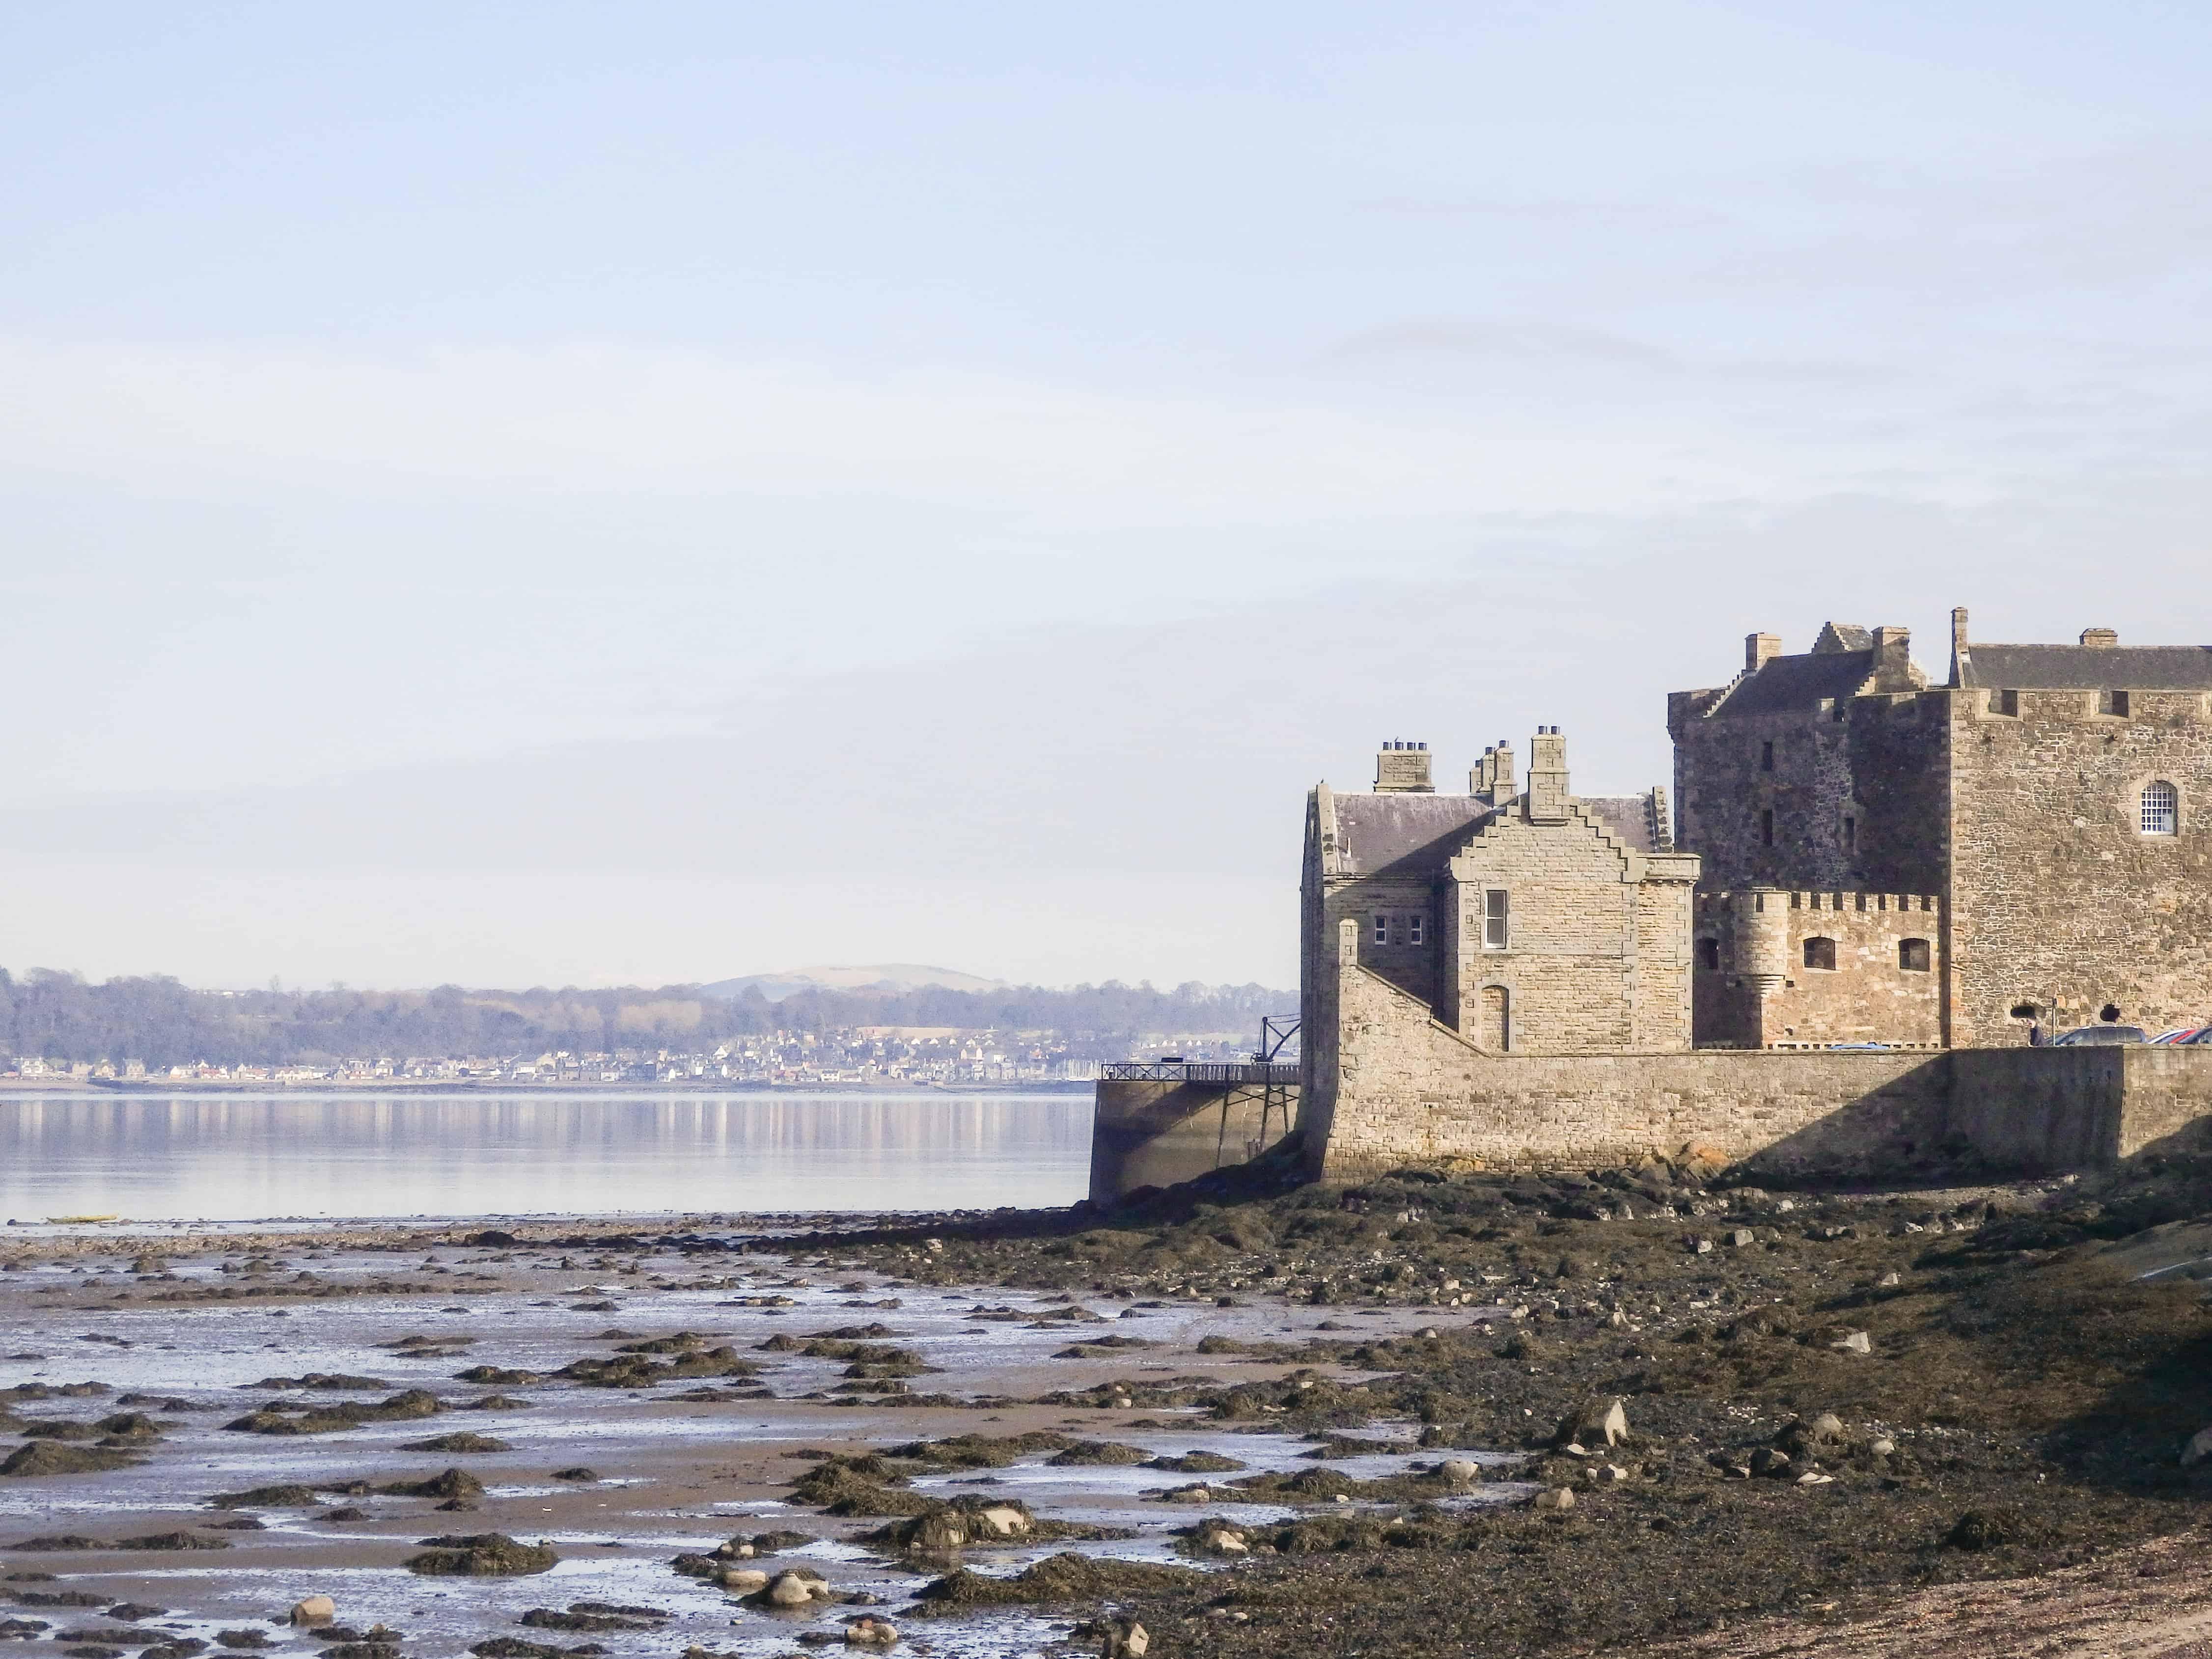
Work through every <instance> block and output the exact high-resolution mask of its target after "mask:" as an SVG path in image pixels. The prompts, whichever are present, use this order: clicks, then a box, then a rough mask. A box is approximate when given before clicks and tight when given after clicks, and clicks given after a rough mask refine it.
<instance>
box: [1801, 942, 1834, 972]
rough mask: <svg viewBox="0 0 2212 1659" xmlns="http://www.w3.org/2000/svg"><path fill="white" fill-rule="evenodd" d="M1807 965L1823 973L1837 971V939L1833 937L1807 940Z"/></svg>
mask: <svg viewBox="0 0 2212 1659" xmlns="http://www.w3.org/2000/svg"><path fill="white" fill-rule="evenodd" d="M1805 965H1806V966H1807V967H1808V968H1814V969H1819V970H1820V971H1821V972H1822V973H1829V974H1832V973H1833V972H1835V971H1836V941H1835V940H1833V939H1807V940H1806V941H1805Z"/></svg>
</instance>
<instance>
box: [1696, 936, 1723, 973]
mask: <svg viewBox="0 0 2212 1659" xmlns="http://www.w3.org/2000/svg"><path fill="white" fill-rule="evenodd" d="M1698 966H1699V967H1700V968H1702V969H1705V971H1706V972H1707V973H1709V974H1717V973H1718V972H1720V969H1721V942H1720V941H1719V940H1718V939H1699V941H1698Z"/></svg>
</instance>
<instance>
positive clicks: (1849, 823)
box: [1844, 817, 1859, 853]
mask: <svg viewBox="0 0 2212 1659" xmlns="http://www.w3.org/2000/svg"><path fill="white" fill-rule="evenodd" d="M1858 850H1859V821H1858V820H1857V818H1855V817H1845V818H1844V851H1845V852H1846V853H1856V852H1857V851H1858Z"/></svg>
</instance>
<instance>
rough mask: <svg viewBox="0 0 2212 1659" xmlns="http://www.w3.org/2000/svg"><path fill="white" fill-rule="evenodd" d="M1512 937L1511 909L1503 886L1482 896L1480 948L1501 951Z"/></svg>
mask: <svg viewBox="0 0 2212 1659" xmlns="http://www.w3.org/2000/svg"><path fill="white" fill-rule="evenodd" d="M1511 939H1512V911H1511V909H1510V904H1509V901H1508V900H1507V897H1506V895H1505V890H1504V889H1503V888H1499V887H1493V888H1492V889H1491V890H1489V891H1488V892H1486V893H1485V894H1484V895H1483V896H1482V948H1483V949H1484V950H1486V951H1503V950H1504V949H1505V947H1506V945H1508V944H1509V943H1510V941H1511Z"/></svg>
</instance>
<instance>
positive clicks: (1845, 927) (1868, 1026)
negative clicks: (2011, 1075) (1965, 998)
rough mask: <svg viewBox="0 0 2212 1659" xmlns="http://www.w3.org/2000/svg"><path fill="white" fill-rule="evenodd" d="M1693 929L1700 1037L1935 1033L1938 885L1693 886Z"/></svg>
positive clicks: (1740, 1044) (1918, 1039)
mask: <svg viewBox="0 0 2212 1659" xmlns="http://www.w3.org/2000/svg"><path fill="white" fill-rule="evenodd" d="M1692 933H1693V935H1694V938H1693V942H1692V951H1693V954H1694V960H1695V963H1696V965H1695V968H1694V969H1693V970H1692V984H1691V1008H1692V1025H1693V1029H1694V1030H1695V1033H1696V1041H1697V1042H1699V1043H1700V1044H1702V1045H1705V1046H1710V1047H1728V1048H1777V1047H1785V1046H1786V1047H1803V1046H1806V1045H1808V1044H1821V1043H1837V1042H1845V1043H1850V1042H1880V1043H1887V1044H1890V1045H1893V1046H1897V1047H1916V1048H1917V1047H1920V1046H1923V1045H1926V1044H1932V1043H1938V1042H1942V1003H1943V965H1944V939H1945V932H1944V927H1943V902H1942V897H1941V896H1939V895H1936V894H1934V893H1882V892H1863V891H1848V890H1846V891H1838V890H1817V889H1808V888H1785V887H1750V888H1739V889H1731V890H1723V891H1719V892H1707V893H1700V894H1699V896H1698V900H1697V904H1696V907H1695V909H1694V911H1693V920H1692Z"/></svg>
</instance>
